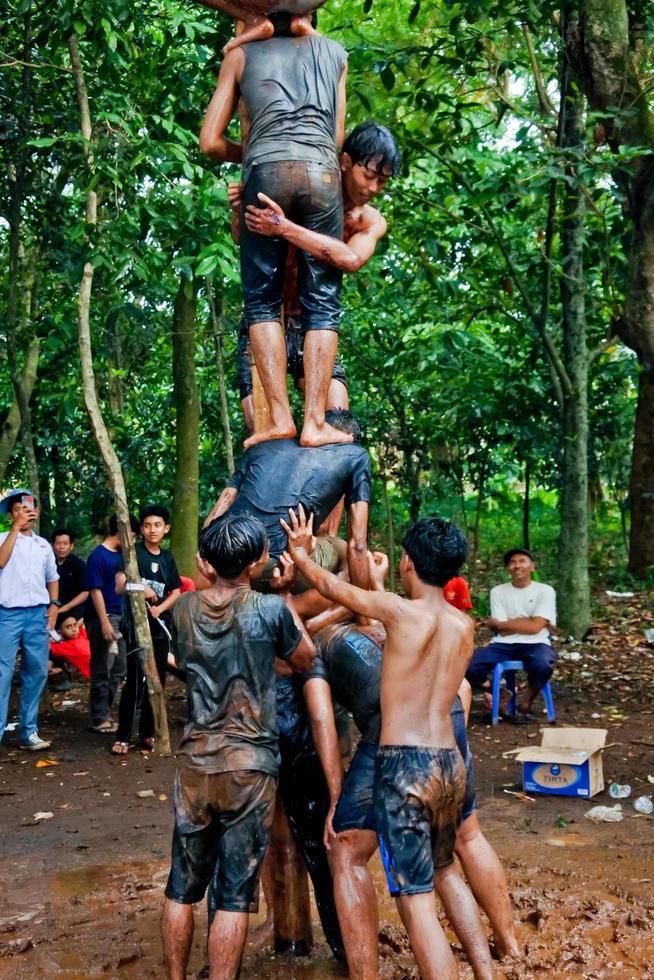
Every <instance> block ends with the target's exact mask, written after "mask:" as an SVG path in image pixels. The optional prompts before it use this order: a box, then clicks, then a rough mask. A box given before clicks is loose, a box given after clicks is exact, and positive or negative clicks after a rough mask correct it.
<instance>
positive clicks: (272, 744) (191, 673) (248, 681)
mask: <svg viewBox="0 0 654 980" xmlns="http://www.w3.org/2000/svg"><path fill="white" fill-rule="evenodd" d="M267 558H268V548H267V539H266V532H265V528H264V527H263V525H262V524H261V522H260V521H257V520H255V519H254V518H252V517H250V516H247V515H243V516H238V515H231V514H226V515H225V516H224V517H222V518H219V519H218V520H215V521H212V523H211V524H210V525H209V526H208V527H206V528H205V529H204V531H203V532H202V534H201V535H200V543H199V562H198V564H199V567H200V571H201V572H202V574H203V575H204V576H205V577H206V578H208V579H209V581H211V582H212V584H211V585H210V587H209V588H208V589H206V590H205V591H203V592H191V593H186V594H185V595H184V596H182V597H181V599H180V600H179V602H178V603H177V604H176V606H175V610H174V613H173V624H174V631H175V636H176V640H177V656H178V662H179V664H180V666H181V667H182V668H183V669H184V670H185V671H186V677H187V681H186V686H187V694H188V712H189V721H188V724H187V725H186V728H185V729H184V734H183V736H182V741H181V744H180V747H179V750H178V755H177V758H178V770H177V775H176V779H175V791H174V799H175V828H174V831H173V845H172V863H171V870H170V875H169V878H168V883H167V885H166V899H165V903H164V910H163V919H162V934H163V941H164V961H165V966H166V970H167V975H168V977H169V978H170V980H184V978H185V977H186V966H187V963H188V957H189V952H190V949H191V942H192V938H193V907H192V905H193V903H194V902H199V901H201V899H202V898H203V896H204V893H205V891H206V890H207V887H208V888H209V896H208V904H209V907H210V908H211V909H212V910H213V909H215V910H216V913H215V915H214V917H213V920H212V923H211V927H210V929H209V940H208V946H209V965H210V970H211V974H212V976H213V974H214V972H216V971H217V970H218V963H220V975H221V976H223V977H226V978H235V977H236V976H237V973H238V969H239V965H240V961H241V957H242V955H243V948H244V946H245V940H246V936H247V927H248V910H249V908H250V904H251V902H252V900H253V899H254V897H255V895H256V891H257V887H258V881H259V872H260V869H261V862H262V861H263V857H264V854H265V851H266V847H267V846H268V840H269V837H270V829H271V826H272V817H273V808H274V803H275V786H276V778H277V771H278V768H279V747H278V730H277V712H276V697H275V658H276V657H277V658H279V659H280V660H282V661H284V662H286V663H287V664H288V665H289V666H290V667H291V669H292V670H294V671H304V670H307V669H308V668H309V667H310V666H311V663H312V661H313V656H314V652H315V651H314V648H313V644H312V643H311V640H310V639H309V637H308V635H307V634H306V632H305V631H304V628H303V627H302V624H301V622H300V620H299V619H298V618H297V616H296V615H295V613H294V611H293V608H292V605H291V604H290V603H289V604H286V603H285V602H284V600H283V599H282V598H281V597H280V596H275V595H261V594H260V593H258V592H253V591H252V589H251V587H250V583H251V580H252V578H253V577H255V576H256V574H257V572H258V571H259V569H260V567H261V566H262V565H263V564H264V563H265V561H266V560H267ZM216 975H217V974H216Z"/></svg>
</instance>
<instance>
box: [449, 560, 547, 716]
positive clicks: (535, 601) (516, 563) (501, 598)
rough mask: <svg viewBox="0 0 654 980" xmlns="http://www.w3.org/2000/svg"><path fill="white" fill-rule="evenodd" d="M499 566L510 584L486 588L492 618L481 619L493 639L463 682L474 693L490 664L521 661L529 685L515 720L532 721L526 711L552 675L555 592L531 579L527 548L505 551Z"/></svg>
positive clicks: (477, 654) (532, 565) (479, 652)
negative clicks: (490, 631) (505, 571)
mask: <svg viewBox="0 0 654 980" xmlns="http://www.w3.org/2000/svg"><path fill="white" fill-rule="evenodd" d="M504 567H505V568H506V569H507V571H508V573H509V575H510V576H511V581H510V582H505V583H504V584H503V585H496V586H495V588H494V589H491V594H490V604H491V615H490V619H487V620H486V625H487V626H489V627H490V629H492V630H493V633H494V636H493V638H492V640H491V641H490V643H489V644H488V646H485V647H480V648H479V649H478V650H475V652H474V655H473V657H472V660H471V661H470V666H469V667H468V671H467V673H466V679H467V680H468V681H469V682H470V684H472V687H473V689H475V688H476V689H479V688H481V687H483V685H484V684H485V682H486V681H487V679H488V676H489V675H490V674H491V673H492V671H493V668H494V667H495V664H498V663H501V662H502V661H504V660H521V661H522V662H523V663H524V665H525V670H526V671H527V683H528V685H529V686H528V688H527V691H526V693H525V696H524V698H523V700H522V703H521V704H520V706H519V707H518V712H517V715H516V720H517V721H519V722H526V721H529V720H531V719H530V717H529V709H530V708H531V705H532V702H533V700H534V698H535V697H536V695H537V694H538V692H539V691H540V690H541V689H542V688H543V687H544V686H545V685H546V684H547V682H548V681H549V679H550V677H551V676H552V669H553V667H554V663H555V661H556V653H555V652H554V650H553V648H552V645H551V643H550V633H549V629H550V627H551V626H556V593H555V591H554V589H553V588H552V586H551V585H543V584H542V583H541V582H533V581H532V575H533V572H534V569H535V568H536V565H535V563H534V559H533V558H532V556H531V554H530V553H529V551H527V550H526V548H512V549H511V551H507V553H506V554H505V555H504Z"/></svg>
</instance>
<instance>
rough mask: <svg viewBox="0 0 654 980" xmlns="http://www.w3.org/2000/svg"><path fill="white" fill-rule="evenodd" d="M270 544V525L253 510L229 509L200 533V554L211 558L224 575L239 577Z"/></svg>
mask: <svg viewBox="0 0 654 980" xmlns="http://www.w3.org/2000/svg"><path fill="white" fill-rule="evenodd" d="M267 546H268V535H267V534H266V529H265V527H264V526H263V524H262V523H261V521H259V520H257V518H256V517H252V516H251V515H250V514H230V513H229V511H228V512H227V513H226V514H223V515H222V516H221V517H216V518H215V520H213V521H212V522H211V524H208V525H207V527H205V528H204V530H203V531H202V532H201V534H200V540H199V547H198V551H199V553H200V558H202V559H204V561H206V562H208V563H209V564H210V565H211V567H212V568H213V569H215V571H216V573H217V574H218V575H220V577H221V578H226V579H235V578H238V576H239V575H240V574H241V572H242V571H243V570H244V569H245V568H247V567H248V565H251V564H252V562H253V561H257V559H259V558H261V556H262V555H263V553H264V551H265V550H266V548H267Z"/></svg>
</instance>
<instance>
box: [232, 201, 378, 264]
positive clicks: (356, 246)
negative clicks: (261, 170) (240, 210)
mask: <svg viewBox="0 0 654 980" xmlns="http://www.w3.org/2000/svg"><path fill="white" fill-rule="evenodd" d="M258 196H259V200H260V201H261V202H262V203H263V204H265V205H266V207H264V208H258V207H256V205H254V204H250V205H248V208H247V211H246V214H245V224H246V225H247V227H248V228H249V230H250V231H253V232H256V233H257V234H259V235H266V236H275V237H281V238H285V239H286V241H287V242H290V244H291V245H295V246H297V247H298V248H301V249H303V250H304V251H305V252H309V254H310V255H313V256H315V257H316V258H317V259H322V261H323V262H328V263H329V264H330V265H334V266H336V268H337V269H342V270H343V272H358V271H359V269H361V267H362V266H364V265H365V264H366V262H368V261H369V260H370V259H371V258H372V256H373V255H374V254H375V249H376V248H377V242H378V241H379V240H380V238H383V237H384V235H385V234H386V230H387V225H386V219H385V218H383V217H382V215H381V214H380V213H379V211H375V210H374V209H373V208H370V211H372V212H373V218H372V219H371V221H370V224H369V225H368V226H367V227H365V228H363V229H361V230H360V231H357V232H356V234H354V235H352V237H351V238H349V239H348V241H347V242H342V241H341V240H340V239H339V238H332V237H331V236H329V235H323V234H321V233H320V232H317V231H311V229H309V228H303V227H302V225H298V224H296V223H295V222H294V221H290V220H289V218H287V217H286V215H285V214H284V212H283V210H282V208H281V207H280V206H279V204H277V202H276V201H273V200H272V198H270V197H268V196H267V195H266V194H259V195H258Z"/></svg>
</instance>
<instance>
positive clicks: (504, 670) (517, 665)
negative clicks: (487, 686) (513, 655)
mask: <svg viewBox="0 0 654 980" xmlns="http://www.w3.org/2000/svg"><path fill="white" fill-rule="evenodd" d="M524 669H525V665H524V664H523V662H522V660H503V661H502V662H501V663H499V664H495V668H494V670H493V706H492V708H491V716H492V724H493V725H497V723H498V722H499V720H500V685H501V683H502V674H506V689H507V691H510V692H511V700H510V701H509V708H508V711H509V714H510V715H514V714H515V713H516V696H515V672H516V670H524ZM541 694H542V695H543V697H544V698H545V708H546V709H547V720H548V721H549V723H550V725H551V724H553V723H554V722H555V721H556V711H555V710H554V698H553V697H552V688H551V687H550V682H549V681H548V682H547V684H546V685H545V687H543V688H542V689H541Z"/></svg>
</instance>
